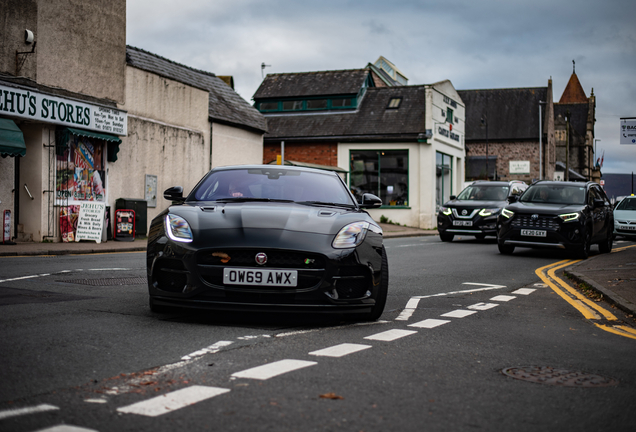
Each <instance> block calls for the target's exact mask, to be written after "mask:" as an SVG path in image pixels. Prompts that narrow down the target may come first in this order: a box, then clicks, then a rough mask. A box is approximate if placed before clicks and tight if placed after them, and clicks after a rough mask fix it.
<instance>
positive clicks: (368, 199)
mask: <svg viewBox="0 0 636 432" xmlns="http://www.w3.org/2000/svg"><path fill="white" fill-rule="evenodd" d="M378 207H382V200H381V199H380V198H378V197H377V196H375V195H373V194H370V193H365V194H364V195H362V202H361V203H360V208H364V209H370V208H378Z"/></svg>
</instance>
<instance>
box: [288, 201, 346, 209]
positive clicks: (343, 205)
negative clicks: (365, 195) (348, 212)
mask: <svg viewBox="0 0 636 432" xmlns="http://www.w3.org/2000/svg"><path fill="white" fill-rule="evenodd" d="M298 204H306V205H315V206H325V207H343V208H355V206H354V205H353V204H344V203H334V202H324V201H299V202H298Z"/></svg>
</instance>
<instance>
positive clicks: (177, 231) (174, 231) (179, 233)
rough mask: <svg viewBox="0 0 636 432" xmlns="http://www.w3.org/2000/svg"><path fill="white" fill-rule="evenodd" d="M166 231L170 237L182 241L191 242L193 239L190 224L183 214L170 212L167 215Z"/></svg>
mask: <svg viewBox="0 0 636 432" xmlns="http://www.w3.org/2000/svg"><path fill="white" fill-rule="evenodd" d="M166 232H167V233H168V237H170V239H172V240H174V241H177V242H182V243H190V242H191V241H192V230H191V229H190V225H188V221H186V220H185V219H184V218H182V217H181V216H177V215H173V214H169V213H168V215H167V216H166Z"/></svg>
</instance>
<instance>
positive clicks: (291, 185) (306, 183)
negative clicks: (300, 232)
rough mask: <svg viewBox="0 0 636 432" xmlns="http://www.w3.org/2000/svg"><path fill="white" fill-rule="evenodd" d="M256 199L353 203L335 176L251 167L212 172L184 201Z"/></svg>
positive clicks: (348, 204) (350, 204) (351, 204)
mask: <svg viewBox="0 0 636 432" xmlns="http://www.w3.org/2000/svg"><path fill="white" fill-rule="evenodd" d="M191 200H195V201H217V200H237V201H248V200H259V201H261V200H262V201H270V200H271V201H294V202H318V203H323V202H324V203H334V204H340V205H345V206H352V207H353V206H355V204H354V202H353V201H352V199H351V196H350V195H349V192H348V191H347V188H346V187H345V186H344V184H343V183H342V181H340V179H339V178H338V177H335V176H333V175H328V174H321V173H317V172H311V171H300V170H287V169H281V168H252V169H235V170H226V171H216V172H213V173H211V174H210V175H208V176H207V177H205V178H204V179H203V181H201V183H199V185H198V186H197V187H196V188H195V189H194V190H193V191H192V193H191V194H190V196H189V197H188V201H191Z"/></svg>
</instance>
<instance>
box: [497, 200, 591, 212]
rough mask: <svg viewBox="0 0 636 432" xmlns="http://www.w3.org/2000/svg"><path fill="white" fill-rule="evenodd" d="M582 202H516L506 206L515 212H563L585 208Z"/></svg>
mask: <svg viewBox="0 0 636 432" xmlns="http://www.w3.org/2000/svg"><path fill="white" fill-rule="evenodd" d="M583 207H584V206H582V205H580V204H544V203H522V202H516V203H513V204H510V205H508V206H506V208H507V209H508V210H511V211H513V212H526V213H547V214H555V215H558V214H563V213H574V212H580V211H582V210H583Z"/></svg>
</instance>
